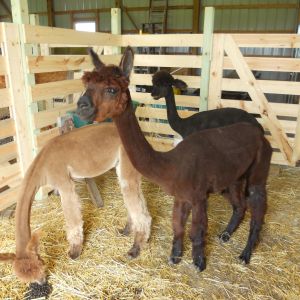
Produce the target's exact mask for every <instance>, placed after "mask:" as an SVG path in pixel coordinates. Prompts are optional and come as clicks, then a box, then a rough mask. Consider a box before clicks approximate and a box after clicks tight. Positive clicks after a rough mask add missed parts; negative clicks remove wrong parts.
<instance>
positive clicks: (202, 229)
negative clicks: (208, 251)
mask: <svg viewBox="0 0 300 300" xmlns="http://www.w3.org/2000/svg"><path fill="white" fill-rule="evenodd" d="M206 206H207V199H198V201H197V202H196V203H194V204H193V207H192V227H191V233H190V238H191V241H192V256H193V263H194V265H195V266H196V268H197V269H198V270H199V271H203V270H204V269H205V268H206V257H205V250H204V247H205V237H206V231H207V212H206V209H207V207H206Z"/></svg>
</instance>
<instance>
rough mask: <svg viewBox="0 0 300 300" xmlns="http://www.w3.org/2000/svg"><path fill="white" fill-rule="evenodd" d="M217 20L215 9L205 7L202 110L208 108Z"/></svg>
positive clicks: (200, 107)
mask: <svg viewBox="0 0 300 300" xmlns="http://www.w3.org/2000/svg"><path fill="white" fill-rule="evenodd" d="M214 21H215V9H214V8H213V7H206V8H205V17H204V28H203V48H202V68H201V78H202V80H201V85H200V104H199V109H200V111H204V110H207V109H208V95H209V79H210V76H209V74H210V63H211V55H212V46H213V32H214Z"/></svg>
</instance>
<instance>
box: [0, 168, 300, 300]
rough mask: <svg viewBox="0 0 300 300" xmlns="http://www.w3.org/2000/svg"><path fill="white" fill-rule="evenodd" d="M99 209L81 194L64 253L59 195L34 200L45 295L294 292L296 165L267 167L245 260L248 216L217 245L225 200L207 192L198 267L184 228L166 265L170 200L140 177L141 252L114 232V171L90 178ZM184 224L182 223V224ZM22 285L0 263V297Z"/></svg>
mask: <svg viewBox="0 0 300 300" xmlns="http://www.w3.org/2000/svg"><path fill="white" fill-rule="evenodd" d="M97 184H98V185H99V188H100V190H101V194H102V197H103V199H104V203H105V206H104V208H101V209H97V208H95V207H94V206H93V204H92V203H91V201H90V200H89V199H88V193H87V191H86V188H85V186H84V185H79V186H78V189H79V192H80V194H81V197H82V200H83V207H82V210H83V216H84V221H85V223H84V229H85V244H84V250H83V253H82V255H81V256H80V258H79V259H77V260H74V261H73V260H71V259H70V258H69V257H68V256H67V250H68V244H67V241H66V238H65V232H64V218H63V213H62V209H61V206H60V198H59V197H57V196H50V197H49V198H48V199H46V200H45V201H39V202H37V201H35V203H34V206H33V209H32V220H31V224H32V229H37V228H41V229H42V232H43V236H42V239H41V249H40V253H41V256H42V258H43V259H44V260H45V262H46V264H47V266H48V273H49V282H50V283H51V285H52V288H53V292H52V294H51V296H50V299H185V300H187V299H251V300H256V299H264V300H266V299H300V253H299V251H300V168H298V169H296V168H278V167H275V168H274V167H273V168H272V172H271V175H270V177H269V183H268V211H267V215H266V220H265V225H264V227H263V230H262V232H261V241H260V244H259V245H258V247H257V248H256V249H255V251H254V254H253V256H252V260H251V263H250V265H247V266H244V265H242V264H241V263H240V262H239V260H238V256H239V254H240V253H241V251H242V249H243V248H244V246H245V243H246V239H247V235H248V228H249V215H248V214H247V216H246V218H245V220H244V222H243V223H242V225H241V226H240V228H239V229H238V230H237V232H236V233H235V234H234V235H233V237H232V239H231V240H230V241H229V242H228V243H226V244H222V243H220V241H219V240H218V238H217V236H218V234H219V233H220V232H221V231H222V229H224V228H225V226H226V224H227V222H228V220H229V218H230V215H231V207H230V205H229V204H228V203H227V201H226V200H225V199H224V198H222V197H220V196H216V195H214V196H211V197H210V199H209V208H208V217H209V224H208V226H209V230H208V235H207V247H206V250H207V269H206V270H205V271H204V272H202V273H199V272H197V271H196V270H195V269H194V267H193V265H192V259H191V243H190V241H189V239H188V235H186V240H185V253H184V257H183V260H182V262H181V263H180V264H179V265H177V266H169V265H168V256H169V253H170V248H171V241H172V227H171V212H172V205H173V199H172V197H170V196H167V195H165V193H164V192H163V191H162V190H161V189H160V188H159V187H158V186H156V185H154V184H151V183H149V182H147V181H144V182H143V191H144V194H145V197H146V199H147V201H148V206H149V210H150V212H151V215H152V217H153V226H152V236H151V239H150V241H149V244H148V245H147V246H146V247H145V249H143V251H142V253H141V255H140V257H138V258H137V259H134V260H129V259H128V258H127V256H126V252H127V250H129V248H130V246H131V244H132V236H131V237H124V236H122V235H120V234H119V233H118V230H117V229H119V228H121V227H122V226H123V225H124V224H125V222H126V211H125V208H124V205H123V200H122V197H121V194H120V190H119V188H118V183H117V179H116V176H115V172H114V171H110V172H108V173H107V174H105V175H104V176H101V177H100V178H98V179H97ZM189 228H190V222H189V223H188V226H187V230H188V229H189ZM0 237H1V238H0V239H1V240H0V251H1V252H12V251H14V250H15V242H14V218H10V219H7V218H5V217H4V218H2V219H1V228H0ZM26 288H27V286H26V285H25V284H22V283H20V282H19V281H18V280H17V279H16V277H15V275H14V274H13V273H12V267H11V265H5V264H1V265H0V299H22V298H23V296H24V293H25V291H26Z"/></svg>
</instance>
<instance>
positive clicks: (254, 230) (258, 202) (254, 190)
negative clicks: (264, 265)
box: [239, 186, 267, 264]
mask: <svg viewBox="0 0 300 300" xmlns="http://www.w3.org/2000/svg"><path fill="white" fill-rule="evenodd" d="M248 200H249V206H250V209H251V221H250V232H249V236H248V241H247V245H246V247H245V249H244V250H243V252H242V254H241V255H240V257H239V258H240V259H241V260H242V261H243V262H245V263H246V264H248V263H249V262H250V257H251V254H252V251H253V248H254V247H255V244H256V243H257V241H258V237H259V233H260V231H261V228H262V224H263V221H264V216H265V213H266V209H267V201H266V189H265V187H264V186H251V187H249V199H248Z"/></svg>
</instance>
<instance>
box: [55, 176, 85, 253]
mask: <svg viewBox="0 0 300 300" xmlns="http://www.w3.org/2000/svg"><path fill="white" fill-rule="evenodd" d="M60 194H61V202H62V207H63V212H64V216H65V220H66V232H67V239H68V242H69V245H70V248H69V256H70V257H71V258H72V259H75V258H77V257H78V256H79V255H80V253H81V250H82V243H83V229H82V228H83V221H82V216H81V204H80V199H79V197H78V195H77V193H76V192H75V185H74V183H73V182H70V184H68V186H67V187H66V188H64V189H63V190H60Z"/></svg>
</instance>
